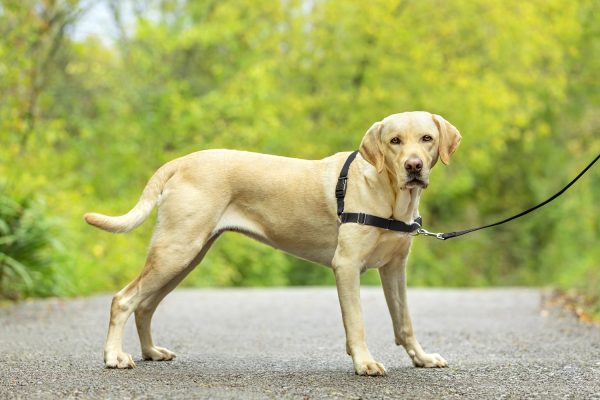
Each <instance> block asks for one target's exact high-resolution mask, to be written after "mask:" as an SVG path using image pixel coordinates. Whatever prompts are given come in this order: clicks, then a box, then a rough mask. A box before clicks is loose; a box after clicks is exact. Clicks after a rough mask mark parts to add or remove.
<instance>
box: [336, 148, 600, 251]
mask: <svg viewBox="0 0 600 400" xmlns="http://www.w3.org/2000/svg"><path fill="white" fill-rule="evenodd" d="M357 153H358V151H354V152H353V153H352V154H350V156H349V157H348V159H346V162H345V163H344V166H343V167H342V170H341V172H340V176H339V178H338V183H337V185H336V187H335V197H336V199H337V209H338V212H337V213H338V218H339V219H340V222H341V223H347V222H354V223H358V224H362V225H370V226H376V227H378V228H383V229H388V230H393V231H399V232H406V233H411V234H414V235H424V236H432V237H435V238H437V239H440V240H447V239H452V238H455V237H458V236H462V235H466V234H467V233H471V232H475V231H479V230H481V229H485V228H491V227H492V226H498V225H502V224H505V223H507V222H509V221H512V220H513V219H517V218H520V217H522V216H524V215H526V214H529V213H530V212H532V211H535V210H537V209H538V208H540V207H543V206H545V205H546V204H548V203H550V202H551V201H552V200H554V199H556V198H557V197H558V196H560V195H561V194H563V193H564V192H566V191H567V189H569V188H570V187H571V186H573V184H574V183H575V182H577V181H578V180H579V178H581V177H582V176H583V175H584V174H585V173H586V172H587V171H588V170H589V169H590V168H592V166H593V165H594V164H595V163H596V161H598V160H599V159H600V154H598V155H597V156H596V158H595V159H594V160H593V161H592V162H591V163H590V164H589V165H588V166H587V167H585V168H584V169H583V171H581V172H580V173H579V174H578V175H577V176H576V177H575V178H574V179H573V180H572V181H571V182H569V183H568V184H567V185H566V186H565V187H564V188H562V189H561V190H560V191H559V192H558V193H556V194H555V195H554V196H552V197H550V198H548V199H547V200H545V201H543V202H541V203H540V204H538V205H536V206H534V207H531V208H529V209H527V210H525V211H522V212H520V213H518V214H516V215H513V216H512V217H509V218H506V219H503V220H502V221H498V222H494V223H493V224H489V225H484V226H480V227H478V228H471V229H465V230H462V231H457V232H448V233H434V232H429V231H427V230H426V229H423V228H421V225H422V224H423V221H422V220H421V217H419V218H417V219H416V220H415V221H414V222H413V223H412V224H406V223H404V222H402V221H397V220H395V219H387V218H381V217H376V216H374V215H369V214H364V213H344V196H345V195H346V186H347V182H348V170H349V169H350V164H352V161H354V158H356V154H357Z"/></svg>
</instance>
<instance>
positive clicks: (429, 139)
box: [421, 135, 433, 142]
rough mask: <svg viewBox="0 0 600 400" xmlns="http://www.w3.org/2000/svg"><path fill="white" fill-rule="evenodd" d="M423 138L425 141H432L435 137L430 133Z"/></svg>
mask: <svg viewBox="0 0 600 400" xmlns="http://www.w3.org/2000/svg"><path fill="white" fill-rule="evenodd" d="M421 140H422V141H424V142H431V141H432V140H433V138H432V137H431V136H429V135H425V136H423V137H422V138H421Z"/></svg>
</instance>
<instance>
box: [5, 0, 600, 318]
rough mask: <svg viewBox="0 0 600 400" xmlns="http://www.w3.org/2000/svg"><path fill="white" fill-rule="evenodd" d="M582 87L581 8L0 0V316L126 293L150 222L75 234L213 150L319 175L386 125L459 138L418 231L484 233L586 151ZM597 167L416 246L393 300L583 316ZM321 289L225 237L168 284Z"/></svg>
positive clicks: (593, 6)
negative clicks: (405, 119)
mask: <svg viewBox="0 0 600 400" xmlns="http://www.w3.org/2000/svg"><path fill="white" fill-rule="evenodd" d="M599 71H600V3H599V2H598V1H597V0H577V1H575V0H531V1H526V2H524V1H521V0H505V1H501V2H499V1H495V0H469V1H460V0H457V1H442V0H418V1H417V0H400V1H399V0H372V1H369V2H362V1H344V2H341V1H332V0H298V1H296V0H279V1H273V0H253V1H229V0H218V1H216V0H215V1H186V0H163V1H156V0H151V1H138V0H123V1H118V0H104V1H103V0H98V1H84V0H82V1H77V0H62V1H61V0H55V1H52V0H45V1H40V0H2V1H0V297H1V298H5V299H20V298H25V297H30V296H54V295H58V296H72V295H85V294H90V293H95V292H101V291H114V290H116V289H118V288H120V287H122V286H123V285H124V284H126V283H127V282H128V281H130V280H131V279H133V278H134V277H135V276H136V274H137V273H138V272H139V271H140V269H141V267H142V265H143V262H144V257H145V252H146V248H147V243H148V240H149V237H150V234H151V230H152V225H153V221H147V222H146V223H145V224H144V225H143V226H142V227H141V228H138V230H136V231H135V232H134V233H132V234H129V235H112V234H109V233H106V232H102V231H99V230H97V229H94V228H91V227H89V226H87V225H85V223H84V222H83V220H82V215H83V213H84V212H86V211H92V210H93V211H98V212H102V213H106V214H111V215H120V214H123V213H125V212H127V211H128V210H129V209H130V208H131V207H132V206H133V205H134V204H135V202H136V201H137V199H138V197H139V195H140V193H141V191H142V189H143V187H144V185H145V184H146V181H147V180H148V178H149V177H150V176H151V175H152V174H153V172H154V171H155V170H156V169H157V168H158V167H159V166H160V165H161V164H163V163H164V162H166V161H168V160H171V159H173V158H176V157H179V156H182V155H184V154H187V153H190V152H193V151H197V150H201V149H208V148H234V149H243V150H251V151H258V152H265V153H272V154H279V155H284V156H292V157H302V158H309V159H319V158H323V157H326V156H328V155H330V154H333V153H335V152H339V151H349V150H353V149H355V148H357V146H358V144H359V142H360V139H361V138H362V136H363V134H364V132H365V131H366V129H367V128H368V127H369V126H370V125H371V124H372V123H373V122H374V121H377V120H379V119H381V118H383V117H385V116H387V115H389V114H392V113H396V112H401V111H409V110H427V111H431V112H435V113H438V114H441V115H443V116H444V117H445V118H446V119H448V120H449V121H450V122H451V123H453V124H454V125H455V126H456V127H458V129H459V130H460V131H461V133H462V136H463V141H462V145H461V147H460V148H459V150H458V152H457V153H456V155H455V156H454V159H453V162H452V164H451V165H450V166H448V167H444V166H441V165H440V166H438V167H437V168H435V169H434V173H433V176H432V184H431V186H430V188H429V189H427V191H426V192H425V193H424V196H423V199H422V203H421V214H422V215H423V217H424V219H425V221H426V224H427V228H428V229H430V230H435V231H449V230H450V231H451V230H459V229H464V228H468V227H473V226H476V225H480V224H483V223H489V222H494V221H496V220H497V219H499V218H503V217H506V216H509V215H512V214H514V213H516V212H518V211H521V210H522V209H524V208H525V207H528V206H531V205H534V204H536V203H538V202H540V201H542V200H544V199H545V198H547V197H549V196H550V195H551V194H553V193H555V192H556V191H558V190H559V189H560V188H561V187H562V186H563V185H564V184H565V183H566V182H568V181H569V180H570V179H571V178H572V177H573V176H574V175H575V174H577V173H578V172H579V170H580V169H582V168H583V167H584V166H585V165H587V163H589V162H590V161H591V160H592V159H593V158H594V157H595V156H596V155H597V154H598V153H599V152H600V76H599ZM599 167H600V166H597V167H596V168H595V169H593V170H591V171H590V173H589V174H588V175H587V176H586V177H585V178H583V180H582V181H581V182H579V183H578V184H577V185H576V186H574V187H573V188H572V189H571V190H570V191H569V192H567V194H566V195H565V196H564V197H561V198H560V199H559V200H557V201H556V202H554V203H552V204H551V205H550V206H547V208H544V209H543V210H541V211H538V212H536V213H535V214H533V215H531V216H527V217H525V218H523V219H520V220H518V221H515V222H512V223H510V224H508V225H505V226H502V227H499V228H495V229H490V230H487V231H484V232H479V233H475V234H473V235H470V236H468V237H464V238H460V239H455V240H453V241H451V242H448V243H444V242H438V241H435V240H431V239H426V238H419V239H416V240H415V245H414V249H413V252H412V255H411V260H410V267H409V284H410V285H413V286H444V287H448V286H489V285H533V286H545V285H551V286H553V287H556V288H561V289H564V290H573V291H576V292H577V293H580V294H583V295H584V296H585V298H586V299H587V301H588V302H589V304H597V300H598V288H600V244H599V243H598V239H599V238H600V207H599V204H600V168H599ZM332 195H333V188H332ZM363 280H364V283H365V284H378V281H379V278H378V275H377V273H376V272H369V273H367V274H365V275H364V276H363ZM332 283H333V276H332V273H331V271H330V270H328V269H326V268H322V267H319V266H315V265H311V264H310V263H308V262H305V261H302V260H298V259H295V258H292V257H289V256H287V255H285V254H282V253H280V252H277V251H274V250H272V249H270V248H268V247H266V246H264V245H262V244H258V243H256V242H253V241H251V240H249V239H247V238H245V237H243V236H241V235H237V234H227V235H224V236H223V237H222V238H221V239H220V240H219V241H218V243H217V244H216V245H215V246H214V247H213V249H212V251H211V252H209V254H208V256H207V257H206V258H205V260H204V261H203V263H202V264H201V265H200V266H199V267H198V268H197V269H196V271H194V272H193V273H192V274H191V275H190V276H189V277H188V278H187V280H186V281H185V282H184V285H187V286H271V285H276V286H286V285H322V284H332ZM594 299H595V300H596V303H594ZM594 307H597V306H594ZM596 312H600V308H596Z"/></svg>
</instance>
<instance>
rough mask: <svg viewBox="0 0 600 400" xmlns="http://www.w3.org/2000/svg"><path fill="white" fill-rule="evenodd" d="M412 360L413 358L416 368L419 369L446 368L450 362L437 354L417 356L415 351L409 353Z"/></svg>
mask: <svg viewBox="0 0 600 400" xmlns="http://www.w3.org/2000/svg"><path fill="white" fill-rule="evenodd" d="M408 355H409V356H410V358H412V361H413V364H414V365H415V367H419V368H445V367H447V366H448V361H446V360H444V358H443V357H442V356H440V355H439V354H437V353H432V354H427V353H421V354H417V353H416V352H415V351H414V350H410V351H409V352H408Z"/></svg>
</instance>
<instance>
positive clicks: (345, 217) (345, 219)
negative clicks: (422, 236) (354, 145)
mask: <svg viewBox="0 0 600 400" xmlns="http://www.w3.org/2000/svg"><path fill="white" fill-rule="evenodd" d="M357 154H358V150H356V151H354V152H352V154H350V156H349V157H348V158H347V159H346V162H345V163H344V166H343V167H342V170H341V171H340V176H339V178H338V181H337V185H335V198H336V199H337V215H338V218H339V220H340V222H341V223H342V224H346V223H355V224H360V225H369V226H375V227H377V228H382V229H387V230H389V231H396V232H404V233H413V234H416V233H420V232H419V230H420V229H421V225H422V224H423V220H422V219H421V217H418V218H417V219H415V220H414V221H413V223H412V224H407V223H405V222H402V221H398V220H395V219H393V218H381V217H377V216H375V215H370V214H365V213H349V212H344V197H345V196H346V187H347V185H348V170H349V169H350V164H352V161H354V159H355V158H356V155H357Z"/></svg>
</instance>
